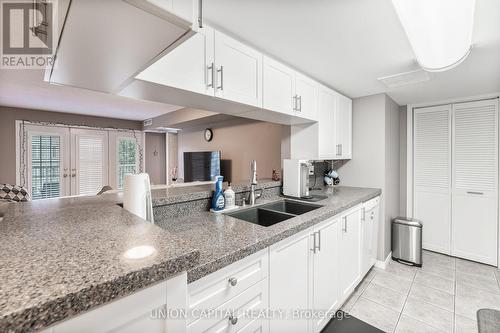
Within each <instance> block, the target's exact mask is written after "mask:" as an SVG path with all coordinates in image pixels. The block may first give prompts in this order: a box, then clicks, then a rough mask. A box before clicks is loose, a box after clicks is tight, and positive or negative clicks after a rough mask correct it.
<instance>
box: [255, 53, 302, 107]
mask: <svg viewBox="0 0 500 333" xmlns="http://www.w3.org/2000/svg"><path fill="white" fill-rule="evenodd" d="M262 78H263V82H262V87H263V107H264V109H267V110H272V111H277V112H282V113H286V114H290V115H292V114H293V113H294V112H295V109H296V107H297V98H296V97H297V96H296V94H295V71H294V70H293V69H291V68H289V67H287V66H285V65H283V64H282V63H280V62H278V61H276V60H273V59H271V58H269V57H266V56H264V61H263V75H262Z"/></svg>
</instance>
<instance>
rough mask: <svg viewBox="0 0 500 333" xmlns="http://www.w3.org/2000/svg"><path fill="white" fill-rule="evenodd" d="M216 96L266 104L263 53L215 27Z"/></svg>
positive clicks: (257, 105)
mask: <svg viewBox="0 0 500 333" xmlns="http://www.w3.org/2000/svg"><path fill="white" fill-rule="evenodd" d="M214 40H215V68H216V69H215V71H216V73H215V77H216V80H215V82H216V87H215V96H218V97H221V98H224V99H227V100H231V101H234V102H239V103H243V104H248V105H253V106H256V107H262V54H261V53H260V52H258V51H256V50H254V49H252V48H250V47H248V46H247V45H245V44H243V43H240V42H239V41H237V40H235V39H233V38H231V37H229V36H227V35H225V34H223V33H221V32H219V31H215V38H214Z"/></svg>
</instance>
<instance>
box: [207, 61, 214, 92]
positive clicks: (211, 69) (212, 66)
mask: <svg viewBox="0 0 500 333" xmlns="http://www.w3.org/2000/svg"><path fill="white" fill-rule="evenodd" d="M207 69H208V71H209V76H210V83H207V88H213V87H214V79H215V69H214V63H213V62H212V63H211V64H210V66H208V67H207ZM207 81H208V80H207Z"/></svg>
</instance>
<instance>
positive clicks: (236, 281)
mask: <svg viewBox="0 0 500 333" xmlns="http://www.w3.org/2000/svg"><path fill="white" fill-rule="evenodd" d="M227 282H229V284H230V285H231V287H234V286H236V285H237V284H238V279H237V278H234V277H232V278H229V280H228V281H227Z"/></svg>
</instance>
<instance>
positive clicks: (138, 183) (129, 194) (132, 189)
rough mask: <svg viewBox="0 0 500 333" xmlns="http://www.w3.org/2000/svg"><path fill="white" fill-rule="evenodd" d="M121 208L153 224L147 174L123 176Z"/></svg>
mask: <svg viewBox="0 0 500 333" xmlns="http://www.w3.org/2000/svg"><path fill="white" fill-rule="evenodd" d="M123 208H125V209H126V210H128V211H129V212H131V213H133V214H135V215H137V216H139V217H141V218H143V219H145V220H147V221H149V222H151V223H154V220H153V205H152V200H151V184H150V182H149V175H148V174H147V173H139V174H135V175H125V185H124V186H123Z"/></svg>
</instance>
